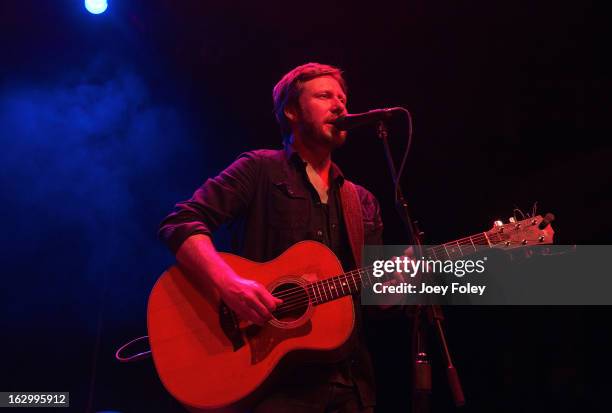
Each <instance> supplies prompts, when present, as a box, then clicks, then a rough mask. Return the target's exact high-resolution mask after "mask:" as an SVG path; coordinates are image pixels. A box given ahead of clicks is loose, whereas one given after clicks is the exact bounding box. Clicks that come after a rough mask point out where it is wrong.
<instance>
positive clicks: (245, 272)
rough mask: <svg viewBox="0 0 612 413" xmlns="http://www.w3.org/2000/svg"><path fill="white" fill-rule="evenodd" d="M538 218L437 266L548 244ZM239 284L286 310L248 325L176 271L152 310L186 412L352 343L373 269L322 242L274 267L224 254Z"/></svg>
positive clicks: (158, 363) (499, 228) (480, 238)
mask: <svg viewBox="0 0 612 413" xmlns="http://www.w3.org/2000/svg"><path fill="white" fill-rule="evenodd" d="M551 216H552V215H547V216H546V218H543V217H541V216H535V217H532V218H528V219H524V220H522V221H518V222H510V223H507V224H502V223H501V222H499V221H497V222H496V223H495V225H494V226H493V228H492V229H490V230H489V231H485V232H482V233H479V234H476V235H472V236H469V237H466V238H462V239H459V240H456V241H452V242H448V243H446V244H442V245H440V246H436V247H431V248H429V249H427V250H426V251H425V254H426V255H427V256H428V257H432V258H436V259H453V260H454V259H458V258H461V257H462V256H465V255H469V254H470V253H474V252H475V251H479V250H482V249H488V248H500V249H505V250H507V249H514V248H520V247H524V246H526V245H527V246H528V245H538V244H550V243H552V238H553V234H554V231H553V229H552V227H551V226H550V225H549V221H551V220H552V219H549V217H551ZM221 256H222V257H223V259H224V260H225V262H226V263H227V264H228V265H229V266H230V267H232V268H233V269H234V271H236V273H237V274H239V275H241V276H242V277H245V278H249V279H253V280H256V281H258V282H260V283H261V284H263V285H264V286H266V287H267V289H268V290H269V291H270V292H271V293H272V295H274V296H276V297H278V298H281V299H282V300H283V303H282V304H281V305H279V306H278V307H277V309H276V310H275V312H274V313H273V316H274V317H273V318H272V319H271V320H270V321H269V322H268V323H267V324H265V325H264V326H261V327H259V326H256V325H248V324H247V323H244V322H242V321H241V320H239V319H237V317H236V315H235V314H234V313H233V312H232V311H231V310H230V309H229V308H228V307H227V306H226V305H225V304H224V303H223V302H222V301H221V299H220V297H219V294H218V292H217V291H216V290H215V289H212V288H206V287H205V286H203V285H201V284H199V283H198V282H196V281H195V280H193V279H191V278H190V277H188V276H186V275H185V274H183V273H182V272H181V270H180V269H179V268H178V267H177V266H173V267H171V268H169V269H168V270H167V271H166V272H164V273H163V274H162V276H161V277H160V278H159V280H158V281H157V283H156V284H155V286H154V287H153V290H152V292H151V295H150V297H149V303H148V308H147V324H148V331H149V340H150V344H151V351H152V355H153V360H154V363H155V367H156V369H157V372H158V374H159V377H160V379H161V381H162V383H163V385H164V386H165V388H166V389H167V390H168V392H170V394H171V395H172V396H173V397H175V398H176V399H177V400H178V401H179V402H181V403H182V404H183V405H184V406H185V407H186V408H187V409H188V410H190V411H193V412H202V411H210V410H230V409H234V408H235V407H240V406H243V405H245V404H246V403H248V401H249V399H250V398H251V397H252V395H253V394H255V392H256V391H257V390H258V389H260V388H261V387H262V386H263V385H264V384H265V383H266V381H267V379H268V378H269V377H270V376H271V374H272V373H273V372H274V370H275V369H276V367H277V366H278V365H279V363H280V362H281V361H282V360H284V359H287V358H290V356H292V355H296V354H297V355H309V356H312V355H315V356H316V355H318V354H320V355H323V356H324V355H325V354H326V353H328V352H332V353H333V351H335V350H338V349H340V348H342V345H343V344H345V343H346V342H347V340H348V339H349V337H350V336H351V333H352V330H353V326H354V324H355V315H354V309H353V303H352V298H351V295H352V294H355V293H357V292H359V291H360V289H361V286H362V284H369V283H370V282H372V279H371V278H370V272H369V271H367V270H366V269H357V270H354V271H349V272H343V270H342V267H341V265H340V262H339V260H338V259H337V258H336V256H335V255H334V254H333V253H332V252H331V250H330V249H329V248H327V247H326V246H325V245H323V244H320V243H317V242H314V241H303V242H299V243H297V244H295V245H294V246H292V247H291V248H289V249H288V250H286V251H285V252H284V253H283V254H281V255H280V256H279V257H277V258H276V259H274V260H271V261H268V262H265V263H258V262H254V261H250V260H247V259H244V258H241V257H239V256H236V255H232V254H226V253H222V254H221Z"/></svg>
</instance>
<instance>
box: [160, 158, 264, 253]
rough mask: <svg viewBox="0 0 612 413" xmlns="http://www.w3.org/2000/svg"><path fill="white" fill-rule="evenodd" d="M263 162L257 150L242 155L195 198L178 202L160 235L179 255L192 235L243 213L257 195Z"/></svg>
mask: <svg viewBox="0 0 612 413" xmlns="http://www.w3.org/2000/svg"><path fill="white" fill-rule="evenodd" d="M260 164H261V162H259V160H258V157H257V155H256V154H255V153H254V152H247V153H244V154H242V155H240V156H239V157H238V159H237V160H236V161H234V162H233V163H232V164H231V165H230V166H229V167H227V168H226V169H225V170H224V171H222V172H221V173H220V174H219V175H217V176H215V177H214V178H209V179H207V180H206V182H205V183H204V184H203V185H202V186H201V187H200V188H198V189H197V190H196V191H195V193H194V194H193V196H192V197H191V199H189V200H187V201H183V202H179V203H178V204H176V206H175V208H174V211H173V212H172V213H170V215H168V216H167V217H166V218H164V220H163V221H162V223H161V224H160V228H159V232H158V235H159V238H160V239H161V240H162V241H163V242H164V243H165V244H166V245H167V246H168V248H170V250H171V251H172V252H173V253H175V254H176V252H177V251H178V249H179V248H180V246H181V245H182V244H183V242H184V241H185V240H186V239H187V238H189V237H190V236H192V235H195V234H205V235H208V236H212V233H213V232H214V231H215V230H216V229H217V228H218V227H219V226H220V225H221V224H223V223H225V222H228V221H230V220H232V219H233V218H236V217H238V216H239V215H240V214H242V213H243V212H244V211H245V210H246V208H247V206H248V205H249V203H250V202H251V200H252V198H253V194H254V193H255V188H256V182H257V181H258V175H259V173H260V169H261V167H260Z"/></svg>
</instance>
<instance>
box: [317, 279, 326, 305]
mask: <svg viewBox="0 0 612 413" xmlns="http://www.w3.org/2000/svg"><path fill="white" fill-rule="evenodd" d="M317 289H318V290H319V295H320V296H321V302H322V303H324V302H325V301H327V296H325V298H323V294H325V288H323V283H321V281H317ZM321 290H323V294H321Z"/></svg>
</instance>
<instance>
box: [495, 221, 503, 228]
mask: <svg viewBox="0 0 612 413" xmlns="http://www.w3.org/2000/svg"><path fill="white" fill-rule="evenodd" d="M493 225H494V226H496V227H503V226H504V223H503V222H502V221H501V219H498V220H497V221H495V222H493Z"/></svg>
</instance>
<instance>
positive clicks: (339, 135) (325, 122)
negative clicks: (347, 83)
mask: <svg viewBox="0 0 612 413" xmlns="http://www.w3.org/2000/svg"><path fill="white" fill-rule="evenodd" d="M294 113H295V124H296V126H297V128H298V129H299V130H300V133H301V135H302V136H303V138H304V139H306V140H310V141H311V143H318V144H322V145H324V146H326V147H327V148H329V149H330V150H332V149H334V148H337V147H338V146H340V145H342V144H343V143H344V141H345V139H346V131H339V130H338V129H336V128H335V127H334V126H333V125H332V124H331V122H332V121H334V120H335V119H337V118H338V117H340V116H342V115H346V113H347V111H346V95H345V94H344V91H343V90H342V87H341V86H340V83H338V81H337V80H336V79H334V78H333V77H331V76H321V77H317V78H314V79H312V80H309V81H307V82H305V83H304V84H303V85H302V93H301V94H300V98H299V107H298V108H296V110H295V112H294Z"/></svg>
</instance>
